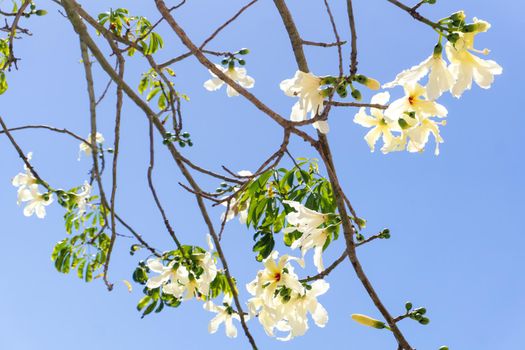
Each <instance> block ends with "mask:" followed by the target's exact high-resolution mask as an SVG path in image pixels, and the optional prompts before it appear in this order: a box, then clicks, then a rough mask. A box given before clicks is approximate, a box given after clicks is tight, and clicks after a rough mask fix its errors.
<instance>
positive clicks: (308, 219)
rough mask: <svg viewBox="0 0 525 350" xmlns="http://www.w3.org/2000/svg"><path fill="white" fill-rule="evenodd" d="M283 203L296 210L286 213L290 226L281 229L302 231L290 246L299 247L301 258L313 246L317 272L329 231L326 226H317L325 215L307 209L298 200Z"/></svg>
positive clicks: (286, 231)
mask: <svg viewBox="0 0 525 350" xmlns="http://www.w3.org/2000/svg"><path fill="white" fill-rule="evenodd" d="M284 203H286V204H288V205H290V206H292V207H293V208H294V209H295V210H296V211H294V212H290V213H288V214H287V215H286V219H287V220H288V223H290V225H291V226H290V227H287V228H285V229H284V230H283V231H284V233H288V232H293V231H295V230H297V231H299V232H301V233H302V235H301V237H300V238H299V239H297V240H295V241H294V242H293V243H292V245H291V248H292V249H296V248H298V247H301V254H302V257H303V258H304V256H305V255H306V253H307V252H308V250H310V249H312V248H313V249H314V265H315V266H316V267H317V271H318V272H321V271H323V270H324V266H323V256H322V253H323V247H324V245H325V243H326V240H327V238H328V235H329V233H328V231H327V229H326V228H318V226H319V225H321V224H323V223H325V221H326V218H327V215H326V214H322V213H318V212H316V211H314V210H311V209H308V208H306V207H305V206H304V205H302V204H301V203H299V202H293V201H284Z"/></svg>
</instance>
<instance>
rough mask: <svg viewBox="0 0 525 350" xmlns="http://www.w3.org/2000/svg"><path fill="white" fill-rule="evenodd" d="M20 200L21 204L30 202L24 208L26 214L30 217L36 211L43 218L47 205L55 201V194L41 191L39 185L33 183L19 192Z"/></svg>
mask: <svg viewBox="0 0 525 350" xmlns="http://www.w3.org/2000/svg"><path fill="white" fill-rule="evenodd" d="M18 201H19V204H20V202H28V203H27V204H26V206H25V208H24V215H25V216H28V217H29V216H32V215H33V214H35V213H36V216H37V217H38V218H39V219H43V218H44V217H45V216H46V207H47V206H48V205H50V204H51V203H53V196H52V194H51V193H45V194H42V193H40V192H39V191H38V185H31V186H29V187H26V188H23V189H22V190H21V191H19V192H18Z"/></svg>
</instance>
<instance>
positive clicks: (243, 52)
mask: <svg viewBox="0 0 525 350" xmlns="http://www.w3.org/2000/svg"><path fill="white" fill-rule="evenodd" d="M249 53H250V50H248V49H240V50H239V55H247V54H249Z"/></svg>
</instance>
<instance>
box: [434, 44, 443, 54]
mask: <svg viewBox="0 0 525 350" xmlns="http://www.w3.org/2000/svg"><path fill="white" fill-rule="evenodd" d="M442 53H443V46H442V45H441V43H437V45H436V46H434V57H441V54H442Z"/></svg>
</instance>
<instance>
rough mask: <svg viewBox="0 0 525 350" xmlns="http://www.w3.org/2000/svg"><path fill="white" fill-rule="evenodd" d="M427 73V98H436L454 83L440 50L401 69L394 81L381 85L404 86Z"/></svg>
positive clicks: (387, 86)
mask: <svg viewBox="0 0 525 350" xmlns="http://www.w3.org/2000/svg"><path fill="white" fill-rule="evenodd" d="M439 51H441V50H439ZM429 72H430V74H429ZM427 74H429V76H428V83H427V85H426V90H427V97H428V99H429V100H436V99H437V98H439V97H440V96H441V95H442V94H443V92H445V91H448V90H450V89H451V88H452V86H453V85H454V82H455V79H454V77H453V76H452V73H450V71H449V70H448V68H447V63H446V62H445V60H444V59H443V57H442V56H441V52H440V53H434V54H432V55H430V57H428V58H427V59H426V60H424V61H423V62H421V63H420V64H418V65H416V66H413V67H412V68H410V69H407V70H404V71H402V72H401V73H399V74H398V75H397V76H396V79H395V80H394V81H392V82H390V83H388V84H385V85H383V87H384V88H392V87H394V86H397V85H401V86H404V85H406V84H409V83H417V82H418V81H419V80H421V79H422V78H423V77H424V76H426V75H427Z"/></svg>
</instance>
